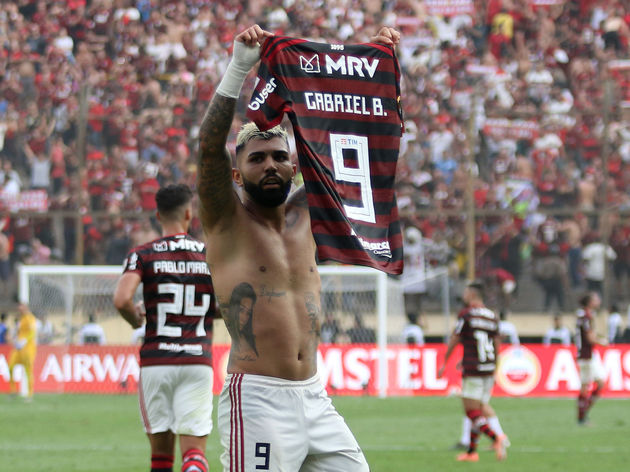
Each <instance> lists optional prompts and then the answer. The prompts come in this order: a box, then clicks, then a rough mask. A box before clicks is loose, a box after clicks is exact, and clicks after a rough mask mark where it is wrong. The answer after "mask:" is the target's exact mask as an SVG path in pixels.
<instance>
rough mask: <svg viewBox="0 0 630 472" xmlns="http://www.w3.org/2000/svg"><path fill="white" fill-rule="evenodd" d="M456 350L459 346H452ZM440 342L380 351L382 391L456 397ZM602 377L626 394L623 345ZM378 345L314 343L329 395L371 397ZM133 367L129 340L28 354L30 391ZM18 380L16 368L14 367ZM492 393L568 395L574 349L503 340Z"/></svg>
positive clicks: (1, 367)
mask: <svg viewBox="0 0 630 472" xmlns="http://www.w3.org/2000/svg"><path fill="white" fill-rule="evenodd" d="M457 349H461V347H458V348H457ZM445 350H446V345H444V344H428V345H426V346H424V347H413V348H412V347H408V346H402V345H390V346H388V347H387V350H386V358H387V382H386V387H387V394H388V395H390V396H397V395H456V394H458V393H459V390H460V385H461V373H460V371H459V370H458V362H459V359H460V358H461V350H456V351H455V353H454V354H453V356H451V359H450V361H449V364H448V366H447V369H446V373H445V375H444V377H443V378H438V377H437V371H438V369H439V367H440V365H441V363H442V360H443V358H444V352H445ZM9 352H10V347H8V346H0V392H7V391H8V390H9V367H8V358H9ZM228 352H229V346H227V345H217V346H214V366H215V369H214V376H215V380H214V392H215V393H217V394H218V393H219V392H220V391H221V388H222V387H223V379H224V377H225V371H226V365H227V359H228ZM595 355H596V357H597V358H598V359H599V361H601V364H602V367H603V370H604V372H605V375H606V389H605V391H604V392H603V396H607V397H628V396H630V345H627V344H620V345H616V346H608V347H602V348H599V349H598V350H597V352H596V353H595ZM378 364H379V349H378V347H377V346H376V345H373V344H366V345H358V344H351V345H350V344H349V345H335V344H330V345H321V346H320V348H319V355H318V374H319V377H320V380H321V381H322V382H323V383H325V385H326V386H327V388H328V391H329V393H330V394H333V395H376V394H377V393H378V386H379V385H380V380H379V378H378ZM139 374H140V368H139V365H138V348H137V347H134V346H94V347H91V346H40V347H39V348H38V351H37V357H36V360H35V368H34V375H35V393H99V394H100V393H109V394H124V393H135V392H136V391H137V385H138V377H139ZM14 375H15V379H16V380H17V381H18V383H21V382H22V379H23V370H22V369H21V368H20V367H19V366H18V367H16V369H14ZM495 378H496V384H495V388H494V395H496V396H515V397H518V396H537V397H556V396H557V397H562V396H574V395H575V394H577V391H578V390H579V388H580V378H579V372H578V368H577V365H576V362H575V348H574V347H561V346H558V345H552V346H543V345H539V344H526V345H522V346H504V347H503V349H502V351H501V356H500V360H499V364H498V366H497V370H496V374H495Z"/></svg>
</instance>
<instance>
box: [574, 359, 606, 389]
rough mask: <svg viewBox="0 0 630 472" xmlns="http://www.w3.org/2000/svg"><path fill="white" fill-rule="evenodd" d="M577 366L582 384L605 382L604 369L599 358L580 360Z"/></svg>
mask: <svg viewBox="0 0 630 472" xmlns="http://www.w3.org/2000/svg"><path fill="white" fill-rule="evenodd" d="M577 364H578V367H579V368H580V382H581V383H582V384H590V383H591V382H596V381H599V380H601V381H602V382H603V381H604V369H603V367H602V363H601V362H600V361H599V358H597V357H595V356H593V357H591V358H590V359H578V360H577Z"/></svg>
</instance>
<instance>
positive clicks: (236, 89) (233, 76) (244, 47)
mask: <svg viewBox="0 0 630 472" xmlns="http://www.w3.org/2000/svg"><path fill="white" fill-rule="evenodd" d="M269 36H273V34H272V33H270V32H269V31H265V30H263V29H262V28H261V27H260V26H258V25H254V26H250V27H249V28H247V29H246V30H245V31H243V32H242V33H239V34H237V35H236V37H235V38H234V51H233V52H232V60H231V61H230V63H229V64H228V67H227V70H226V71H225V74H224V75H223V79H221V83H220V84H219V86H218V87H217V93H218V94H220V95H223V96H224V97H230V98H238V96H239V94H240V92H241V87H242V86H243V82H244V81H245V77H247V74H248V73H249V71H250V70H251V69H252V67H254V66H255V65H256V63H257V62H258V59H260V43H262V42H263V41H264V40H265V38H268V37H269Z"/></svg>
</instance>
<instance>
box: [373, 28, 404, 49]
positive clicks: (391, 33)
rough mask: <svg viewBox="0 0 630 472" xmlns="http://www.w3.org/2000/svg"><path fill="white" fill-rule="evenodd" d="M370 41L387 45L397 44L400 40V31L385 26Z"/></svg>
mask: <svg viewBox="0 0 630 472" xmlns="http://www.w3.org/2000/svg"><path fill="white" fill-rule="evenodd" d="M370 42H372V43H381V44H385V45H387V46H391V47H394V46H397V45H398V43H399V42H400V33H399V32H398V31H396V30H395V29H394V28H390V27H388V26H383V27H382V28H381V29H380V30H378V33H376V36H373V37H372V38H370Z"/></svg>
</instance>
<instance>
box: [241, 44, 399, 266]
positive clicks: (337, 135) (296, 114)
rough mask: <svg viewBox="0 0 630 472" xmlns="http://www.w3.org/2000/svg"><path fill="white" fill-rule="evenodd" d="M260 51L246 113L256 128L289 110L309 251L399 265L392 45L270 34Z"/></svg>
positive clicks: (396, 74) (396, 81) (335, 257)
mask: <svg viewBox="0 0 630 472" xmlns="http://www.w3.org/2000/svg"><path fill="white" fill-rule="evenodd" d="M260 57H261V64H260V67H259V69H258V83H257V84H256V88H255V91H254V93H253V95H252V98H251V100H250V103H249V106H248V110H247V116H248V118H249V119H251V120H252V121H254V122H255V123H256V125H258V127H259V128H260V129H261V130H266V129H269V128H271V127H273V126H275V125H277V124H279V123H280V121H281V120H282V118H283V116H284V115H285V113H286V114H287V116H288V117H289V119H290V121H291V123H292V125H293V132H294V135H295V142H296V148H297V152H298V160H299V163H300V170H301V172H302V176H303V178H304V184H305V187H306V194H307V200H308V204H309V213H310V216H311V229H312V231H313V235H314V237H315V242H316V243H317V255H318V258H319V260H320V261H324V260H334V261H338V262H342V263H347V264H358V265H366V266H369V267H374V268H377V269H380V270H383V271H385V272H388V273H392V274H400V273H401V272H402V268H403V257H402V236H401V232H400V224H399V218H398V207H397V205H396V196H395V193H394V179H395V174H396V164H397V161H398V149H399V143H400V136H401V131H402V113H401V111H400V110H401V108H400V86H399V79H400V71H399V66H398V61H397V59H396V56H395V54H394V51H393V50H392V48H390V47H388V46H384V45H382V44H356V45H341V44H323V43H314V42H310V41H306V40H303V39H295V38H289V37H284V36H274V37H272V38H268V39H267V40H266V41H265V43H264V44H263V46H262V49H261V53H260Z"/></svg>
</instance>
